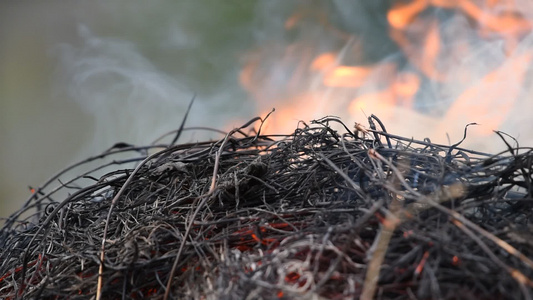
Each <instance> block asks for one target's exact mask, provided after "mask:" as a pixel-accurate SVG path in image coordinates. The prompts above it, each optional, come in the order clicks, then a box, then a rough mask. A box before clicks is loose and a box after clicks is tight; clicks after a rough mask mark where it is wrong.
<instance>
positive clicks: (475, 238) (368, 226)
mask: <svg viewBox="0 0 533 300" xmlns="http://www.w3.org/2000/svg"><path fill="white" fill-rule="evenodd" d="M376 121H377V126H378V127H376ZM262 122H263V120H262V119H260V118H255V119H253V120H252V121H250V122H248V123H247V124H246V125H245V126H243V127H241V128H239V129H236V130H233V131H231V132H230V133H228V134H227V135H226V136H225V137H223V138H222V139H221V140H219V141H206V142H196V143H186V144H175V142H176V139H177V136H178V135H179V133H181V131H182V130H187V128H180V129H179V130H178V135H176V137H175V138H173V136H170V135H169V136H167V139H173V140H172V142H170V143H168V144H165V143H162V142H160V143H159V144H153V145H148V146H143V147H137V146H133V145H129V144H125V143H118V144H116V145H115V146H114V147H113V148H111V149H109V150H107V151H105V152H104V153H102V154H100V155H97V156H94V157H90V158H88V159H87V160H85V161H83V162H80V163H78V164H76V165H73V166H71V167H69V168H67V169H66V170H64V171H62V172H59V173H58V174H56V175H54V176H53V177H52V178H51V179H50V180H49V181H47V182H46V183H45V184H44V185H42V186H41V187H39V188H36V189H33V194H32V196H31V198H30V199H29V200H28V201H27V202H26V203H25V204H24V205H23V207H22V208H21V209H20V210H19V211H17V212H15V213H14V214H12V215H11V216H9V217H8V218H6V219H5V220H4V225H3V227H2V228H1V229H0V298H2V299H63V298H67V299H95V298H101V299H145V298H151V299H163V298H169V299H354V298H359V297H361V298H362V299H371V298H373V297H374V298H377V299H430V298H431V299H531V297H532V293H533V261H532V260H531V259H533V225H532V224H531V218H532V217H533V209H532V199H533V198H532V196H533V188H532V180H533V175H532V171H533V170H532V168H533V152H532V149H531V148H519V147H518V146H516V147H514V146H511V144H510V142H509V140H510V138H509V137H507V136H505V135H504V134H503V133H500V132H497V133H496V134H499V135H500V136H501V137H502V142H503V143H506V144H507V146H508V150H507V151H504V152H501V153H497V154H486V153H481V152H475V151H470V150H466V149H463V148H461V147H460V144H454V145H453V146H445V145H438V144H434V143H432V142H431V141H429V140H424V141H418V140H414V139H410V138H404V137H400V136H395V135H393V134H390V133H388V132H386V131H385V128H384V127H383V124H381V122H379V119H377V118H376V117H375V116H372V117H370V118H369V123H370V126H369V128H365V127H363V126H362V125H360V124H356V125H355V126H347V125H345V124H344V123H342V122H341V121H340V120H339V119H337V118H335V117H326V118H323V119H320V120H316V121H312V122H310V124H306V123H304V122H301V123H300V126H299V128H298V129H296V130H295V131H294V133H292V134H287V135H265V134H261V132H260V130H258V131H256V130H254V129H253V128H252V127H253V126H258V125H261V124H262ZM173 134H175V133H173ZM465 134H466V129H465ZM163 140H164V139H163ZM72 174H74V175H72ZM108 216H109V217H108ZM99 279H100V280H99ZM167 287H168V289H167Z"/></svg>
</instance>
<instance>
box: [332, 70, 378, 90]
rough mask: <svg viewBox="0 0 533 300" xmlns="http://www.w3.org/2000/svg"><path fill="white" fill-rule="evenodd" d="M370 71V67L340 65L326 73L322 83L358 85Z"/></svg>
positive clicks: (344, 85) (335, 85)
mask: <svg viewBox="0 0 533 300" xmlns="http://www.w3.org/2000/svg"><path fill="white" fill-rule="evenodd" d="M370 72H372V68H371V67H348V66H340V67H337V68H335V69H334V70H333V71H332V72H331V73H329V74H326V76H325V78H324V84H325V85H326V86H329V87H358V86H361V84H363V82H364V81H365V79H366V78H367V77H368V75H369V74H370Z"/></svg>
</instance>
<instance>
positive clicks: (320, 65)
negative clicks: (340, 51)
mask: <svg viewBox="0 0 533 300" xmlns="http://www.w3.org/2000/svg"><path fill="white" fill-rule="evenodd" d="M336 60H337V56H336V54H335V53H332V52H329V53H323V54H320V55H319V56H317V58H315V59H314V60H313V62H312V63H311V70H315V71H318V70H326V69H328V68H330V67H332V66H333V65H335V61H336Z"/></svg>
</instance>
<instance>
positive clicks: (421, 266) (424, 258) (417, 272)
mask: <svg viewBox="0 0 533 300" xmlns="http://www.w3.org/2000/svg"><path fill="white" fill-rule="evenodd" d="M428 257H429V252H428V251H426V252H424V256H422V259H421V260H420V263H418V266H416V269H415V276H418V275H420V273H422V270H424V266H425V265H426V261H427V259H428Z"/></svg>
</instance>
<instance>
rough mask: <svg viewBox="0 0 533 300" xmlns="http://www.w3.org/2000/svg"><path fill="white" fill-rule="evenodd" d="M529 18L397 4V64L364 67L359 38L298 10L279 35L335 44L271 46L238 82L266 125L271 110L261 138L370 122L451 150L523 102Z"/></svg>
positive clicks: (522, 12) (501, 9)
mask: <svg viewBox="0 0 533 300" xmlns="http://www.w3.org/2000/svg"><path fill="white" fill-rule="evenodd" d="M532 8H533V5H532V7H530V8H529V9H530V10H531V9H532ZM439 12H444V13H443V14H439ZM529 12H530V13H529V14H528V13H527V11H526V9H524V8H522V7H518V4H516V3H515V2H514V1H511V0H410V1H409V0H393V1H392V5H391V7H390V8H389V9H388V11H387V12H386V15H384V16H383V17H386V20H387V22H388V23H387V25H388V28H387V32H388V38H390V41H391V42H392V43H394V44H395V46H396V47H397V49H398V53H395V55H396V54H397V56H400V57H401V59H397V60H394V59H391V60H388V59H384V60H382V61H372V60H370V61H368V60H364V59H362V58H364V57H365V55H366V54H367V53H365V50H368V49H365V47H364V46H361V44H364V42H365V40H364V38H361V37H360V36H357V35H356V33H355V32H356V31H353V32H350V31H349V30H350V29H349V28H348V29H347V28H344V27H342V26H336V25H337V23H335V22H328V17H327V13H326V12H324V11H323V10H321V9H320V8H317V9H314V8H313V7H312V6H302V7H299V9H298V10H297V11H296V12H295V13H293V14H292V15H291V16H290V17H289V18H287V20H286V22H285V24H284V26H285V29H286V30H287V31H290V32H291V33H295V34H297V33H299V32H300V31H304V30H305V28H306V26H307V25H308V24H309V22H313V21H314V24H313V26H315V25H316V26H322V27H321V28H322V29H323V30H324V34H323V35H324V37H325V39H331V40H333V42H331V43H329V44H328V43H326V44H327V46H324V45H323V44H322V43H321V41H320V42H319V41H315V40H314V39H318V38H320V36H318V35H310V36H306V35H302V36H303V39H302V40H298V39H295V40H291V42H290V43H287V42H286V41H280V42H279V43H277V42H276V41H269V43H268V44H266V45H264V46H263V47H262V48H261V47H258V49H255V50H254V51H253V52H252V53H251V55H250V57H252V59H249V60H247V62H246V64H245V65H244V67H243V68H242V70H241V72H240V83H241V85H242V86H243V88H244V89H245V90H246V91H247V92H248V93H249V94H250V95H251V96H252V97H253V98H254V99H255V100H256V101H257V103H258V107H259V110H260V111H261V115H262V116H265V115H266V114H267V113H268V112H270V110H271V109H272V108H273V107H275V108H276V112H275V113H274V114H272V115H271V116H270V117H269V120H268V121H267V122H266V123H265V125H264V127H263V130H264V132H265V133H280V132H284V133H286V132H290V131H292V130H294V128H295V127H296V126H297V124H298V121H299V120H305V121H308V120H311V119H314V118H319V117H323V116H324V115H339V116H341V117H342V118H343V120H344V121H347V123H349V122H364V121H361V116H362V117H364V116H365V115H367V116H368V115H370V114H375V115H377V116H378V117H379V118H380V119H381V120H382V121H383V122H384V123H385V124H393V125H392V126H396V125H398V124H399V125H402V126H404V128H409V130H410V131H413V130H414V131H416V134H417V136H414V137H416V138H419V139H420V138H423V137H426V136H428V137H432V141H434V142H438V143H448V140H447V139H446V134H447V133H450V140H452V141H454V140H457V135H461V136H462V132H463V128H464V126H465V124H467V123H471V122H476V123H479V124H481V125H482V126H478V127H475V128H473V129H471V130H473V132H474V135H477V136H487V135H491V134H492V130H493V129H499V128H501V126H502V124H504V122H506V121H508V120H509V116H510V115H511V114H512V112H513V109H516V107H517V106H518V105H519V103H523V101H522V102H520V99H523V98H525V97H527V95H526V94H527V91H528V90H526V89H524V85H527V83H528V81H527V80H529V79H527V78H528V74H529V76H531V73H532V71H531V67H530V65H532V63H531V61H532V59H533V51H528V50H529V49H527V48H526V47H527V46H528V45H531V44H532V43H531V41H529V39H528V37H527V35H529V34H530V33H531V32H533V19H532V18H533V17H532V16H533V13H531V11H529ZM442 16H444V17H442ZM450 16H451V17H450ZM441 17H442V18H441ZM456 21H457V22H459V23H458V24H459V25H455V26H449V25H450V23H452V24H453V23H454V22H456ZM348 27H349V26H348ZM343 30H346V31H347V32H345V31H343ZM306 37H307V38H308V39H305V38H306ZM361 42H362V43H361ZM524 42H525V43H524ZM524 44H526V45H525V46H526V47H525V46H524ZM332 45H333V46H332ZM493 56H494V60H492V58H493ZM272 57H274V58H275V59H272ZM265 58H266V59H265ZM478 60H479V61H478ZM526 79H527V80H526ZM435 91H436V92H435ZM428 95H429V96H428ZM425 97H434V99H432V98H431V99H430V100H433V101H434V102H437V101H441V104H440V105H441V106H439V107H437V108H438V109H435V110H434V111H435V112H436V113H435V114H430V113H433V112H434V111H433V107H432V106H431V105H435V106H437V104H432V103H431V102H430V101H429V100H428V101H425V100H426V99H423V98H425ZM421 102H424V103H423V104H424V105H425V106H423V107H424V109H425V110H423V109H420V106H421V105H419V104H420V103H421ZM469 130H470V129H469ZM398 133H400V132H398ZM454 134H456V135H455V136H454ZM436 135H438V137H439V138H440V139H439V138H436V137H435V136H436ZM263 242H264V241H263Z"/></svg>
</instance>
